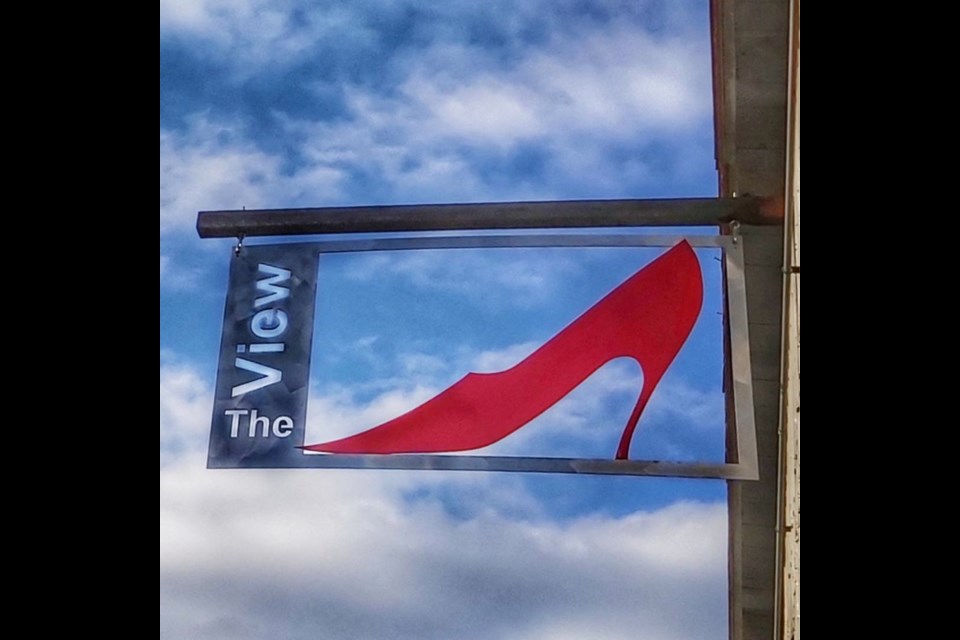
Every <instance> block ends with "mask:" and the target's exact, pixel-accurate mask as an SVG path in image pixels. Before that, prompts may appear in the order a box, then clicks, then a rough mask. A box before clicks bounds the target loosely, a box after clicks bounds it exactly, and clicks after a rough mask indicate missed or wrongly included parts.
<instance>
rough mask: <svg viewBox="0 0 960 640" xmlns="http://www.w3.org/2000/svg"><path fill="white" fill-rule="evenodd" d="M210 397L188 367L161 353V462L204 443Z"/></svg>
mask: <svg viewBox="0 0 960 640" xmlns="http://www.w3.org/2000/svg"><path fill="white" fill-rule="evenodd" d="M212 406H213V396H212V392H211V389H210V386H209V385H208V384H207V383H206V382H205V381H204V379H203V378H202V377H201V376H200V375H199V374H198V373H197V372H196V371H195V370H194V369H193V368H192V367H190V366H188V365H185V364H182V363H180V362H178V361H177V359H176V357H175V356H173V355H171V354H169V353H163V352H161V354H160V461H161V463H163V462H164V461H165V459H166V458H168V457H169V456H171V455H179V454H183V453H186V452H196V451H199V450H200V449H201V447H204V446H206V433H207V430H208V429H209V428H210V410H211V407H212Z"/></svg>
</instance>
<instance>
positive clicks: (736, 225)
mask: <svg viewBox="0 0 960 640" xmlns="http://www.w3.org/2000/svg"><path fill="white" fill-rule="evenodd" d="M730 236H731V238H732V240H733V243H734V244H737V243H738V242H740V221H739V220H731V221H730Z"/></svg>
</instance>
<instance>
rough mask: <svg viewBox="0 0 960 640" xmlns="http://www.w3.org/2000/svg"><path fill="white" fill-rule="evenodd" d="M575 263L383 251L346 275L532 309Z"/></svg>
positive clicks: (532, 256) (537, 256) (508, 254)
mask: <svg viewBox="0 0 960 640" xmlns="http://www.w3.org/2000/svg"><path fill="white" fill-rule="evenodd" d="M580 269H581V263H580V262H578V261H577V260H576V259H574V258H572V257H571V256H570V255H569V254H567V255H556V254H548V253H543V252H539V253H537V252H516V251H513V250H498V251H490V250H486V251H484V250H480V251H477V250H465V251H457V252H454V253H450V252H445V251H407V252H387V253H382V254H379V255H371V256H368V257H365V258H364V259H363V260H361V261H357V262H355V263H353V264H352V265H351V267H350V268H349V270H348V272H347V274H346V275H347V277H348V278H350V279H353V280H356V281H359V282H368V281H370V280H373V279H377V278H382V277H383V275H384V274H385V273H389V274H390V275H391V276H397V277H402V278H404V279H405V280H406V281H408V282H410V283H411V284H413V285H414V286H415V287H417V288H420V289H424V290H428V291H442V292H448V293H456V294H460V295H463V296H465V297H467V298H468V299H471V300H473V301H474V302H478V303H482V304H484V305H486V306H499V305H503V304H509V305H518V306H520V307H528V306H535V305H537V304H542V303H544V302H546V301H548V300H550V299H551V298H552V297H553V296H554V295H555V294H556V292H557V290H558V288H559V287H560V286H561V285H562V284H563V282H564V281H565V280H567V279H569V278H570V277H572V276H574V275H577V274H578V273H579V271H580Z"/></svg>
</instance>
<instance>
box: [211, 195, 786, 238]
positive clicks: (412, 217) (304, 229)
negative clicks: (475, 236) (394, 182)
mask: <svg viewBox="0 0 960 640" xmlns="http://www.w3.org/2000/svg"><path fill="white" fill-rule="evenodd" d="M730 220H738V221H739V222H742V223H744V224H779V223H780V222H781V219H780V218H779V217H778V216H777V215H776V214H775V213H774V214H772V215H771V213H770V206H769V203H768V202H767V200H766V199H764V198H757V197H752V196H742V197H739V198H680V199H671V200H667V199H657V200H559V201H553V202H550V201H547V202H488V203H476V204H423V205H389V206H369V207H322V208H311V209H257V210H253V209H251V210H240V211H201V212H200V213H198V214H197V232H198V233H199V234H200V237H201V238H236V237H252V236H289V235H312V234H327V233H377V232H380V233H382V232H402V231H450V230H466V229H477V230H479V229H557V228H587V227H643V226H666V227H683V226H713V225H718V224H722V223H724V222H728V221H730Z"/></svg>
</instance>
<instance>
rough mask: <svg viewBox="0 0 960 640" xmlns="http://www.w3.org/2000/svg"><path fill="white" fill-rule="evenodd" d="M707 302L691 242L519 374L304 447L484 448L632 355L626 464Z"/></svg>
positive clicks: (639, 275) (606, 301)
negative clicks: (636, 380) (634, 384)
mask: <svg viewBox="0 0 960 640" xmlns="http://www.w3.org/2000/svg"><path fill="white" fill-rule="evenodd" d="M702 303H703V280H702V276H701V274H700V264H699V262H698V261H697V257H696V255H695V254H694V252H693V249H692V248H691V247H690V245H689V244H688V243H687V242H686V241H683V242H681V243H680V244H678V245H676V246H674V247H673V248H672V249H670V250H669V251H667V252H666V253H665V254H663V255H662V256H660V257H658V258H657V259H656V260H654V261H653V262H651V263H650V264H648V265H647V266H645V267H643V268H642V269H640V270H639V271H637V272H636V273H635V274H633V275H632V276H630V278H628V279H627V280H626V281H624V282H623V283H622V284H620V285H619V286H618V287H617V288H616V289H614V290H613V291H611V292H610V293H608V294H607V295H606V296H604V298H603V299H601V300H600V301H599V302H597V303H596V304H594V305H593V306H592V307H591V308H590V309H588V310H587V311H585V312H584V313H583V314H582V315H581V316H580V317H579V318H577V319H576V320H574V321H573V322H571V323H570V324H569V325H567V327H566V328H564V329H563V330H562V331H560V333H558V334H557V335H555V336H553V337H552V338H551V339H550V340H548V341H547V342H546V343H545V344H544V345H543V346H542V347H540V348H539V349H537V350H536V351H534V352H533V353H531V354H530V355H529V356H527V357H526V358H525V359H524V360H523V361H521V362H520V363H519V364H517V365H515V366H513V367H512V368H510V369H507V370H506V371H502V372H500V373H482V374H478V373H468V374H467V375H466V376H464V377H463V378H461V379H460V380H459V381H457V382H456V383H455V384H454V385H453V386H451V387H449V388H448V389H446V390H444V391H442V392H441V393H440V394H438V395H437V396H435V397H433V398H432V399H430V400H428V401H427V402H425V403H424V404H422V405H420V406H419V407H417V408H415V409H413V410H411V411H408V412H407V413H405V414H403V415H401V416H399V417H397V418H394V419H393V420H390V421H388V422H385V423H383V424H381V425H379V426H376V427H373V428H372V429H368V430H367V431H364V432H362V433H358V434H356V435H353V436H349V437H346V438H341V439H339V440H333V441H330V442H323V443H320V444H312V445H308V446H305V447H303V448H304V449H305V450H307V451H319V452H326V453H353V454H359V453H381V454H382V453H438V452H450V451H467V450H470V449H479V448H481V447H485V446H488V445H490V444H493V443H494V442H497V441H499V440H501V439H503V438H505V437H506V436H508V435H510V434H511V433H513V432H514V431H516V430H517V429H519V428H520V427H522V426H523V425H525V424H527V423H528V422H530V421H531V420H533V419H534V418H536V417H537V416H538V415H540V414H541V413H543V412H544V411H546V410H547V409H549V408H550V407H551V406H553V405H554V404H556V403H557V402H558V401H559V400H560V399H561V398H563V397H564V396H565V395H567V394H568V393H569V392H570V391H572V390H573V389H574V388H575V387H576V386H577V385H579V384H580V383H581V382H583V381H584V380H586V379H587V378H588V377H589V376H590V375H591V374H592V373H593V372H595V371H596V370H597V369H599V368H600V367H602V366H603V365H604V364H606V363H607V362H609V361H610V360H612V359H614V358H618V357H622V356H628V357H632V358H634V359H636V360H637V362H639V363H640V366H641V367H642V368H643V388H642V390H641V392H640V397H639V399H638V400H637V404H636V406H635V407H634V409H633V411H632V412H631V414H630V418H629V420H628V421H627V425H626V427H625V429H624V431H623V435H622V436H621V438H620V445H619V447H618V448H617V458H618V459H626V458H627V457H628V455H629V449H630V440H631V438H632V436H633V432H634V430H635V429H636V426H637V421H638V420H639V419H640V414H641V413H642V412H643V409H644V407H645V406H646V405H647V402H648V400H649V399H650V396H651V394H652V393H653V390H654V389H655V388H656V386H657V383H658V382H660V378H661V377H663V374H664V373H665V372H666V370H667V368H668V367H669V366H670V364H671V363H672V362H673V359H674V358H675V357H676V355H677V353H678V352H679V351H680V348H681V347H682V346H683V343H684V342H685V341H686V339H687V336H689V335H690V331H691V330H692V329H693V325H694V323H695V322H696V320H697V316H699V315H700V308H701V306H702Z"/></svg>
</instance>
